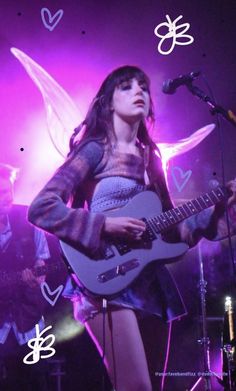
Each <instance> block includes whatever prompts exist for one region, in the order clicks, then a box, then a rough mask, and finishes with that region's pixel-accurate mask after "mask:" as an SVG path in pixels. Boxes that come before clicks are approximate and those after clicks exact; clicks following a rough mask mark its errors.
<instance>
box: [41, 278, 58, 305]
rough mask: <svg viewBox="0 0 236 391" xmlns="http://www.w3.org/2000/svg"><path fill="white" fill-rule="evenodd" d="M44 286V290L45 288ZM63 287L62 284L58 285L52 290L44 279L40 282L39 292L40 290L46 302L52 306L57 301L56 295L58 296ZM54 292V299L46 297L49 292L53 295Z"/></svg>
mask: <svg viewBox="0 0 236 391" xmlns="http://www.w3.org/2000/svg"><path fill="white" fill-rule="evenodd" d="M45 288H46V290H45ZM63 288H64V286H63V285H59V286H58V287H57V288H56V289H54V291H51V289H50V288H49V286H48V284H47V283H46V282H45V281H44V282H42V284H41V285H40V289H41V292H42V295H43V297H44V298H45V299H46V300H47V302H48V303H49V304H51V305H52V306H54V305H55V304H56V302H57V299H58V297H59V296H60V294H61V291H62V289H63ZM54 293H56V296H55V297H54V299H53V300H52V299H50V297H48V296H47V295H48V294H50V295H54Z"/></svg>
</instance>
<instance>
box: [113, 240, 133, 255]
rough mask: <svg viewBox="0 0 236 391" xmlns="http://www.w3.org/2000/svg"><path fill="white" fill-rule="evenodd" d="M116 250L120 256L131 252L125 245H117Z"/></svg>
mask: <svg viewBox="0 0 236 391" xmlns="http://www.w3.org/2000/svg"><path fill="white" fill-rule="evenodd" d="M116 248H117V250H118V252H119V254H120V255H124V254H127V253H129V252H130V251H131V248H130V247H129V245H128V244H126V243H117V244H116Z"/></svg>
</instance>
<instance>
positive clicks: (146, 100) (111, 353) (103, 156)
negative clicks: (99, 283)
mask: <svg viewBox="0 0 236 391" xmlns="http://www.w3.org/2000/svg"><path fill="white" fill-rule="evenodd" d="M153 122H154V114H153V105H152V100H151V96H150V82H149V79H148V77H147V76H146V75H145V74H144V72H143V71H142V70H141V69H139V68H137V67H134V66H123V67H120V68H118V69H116V70H114V71H113V72H112V73H111V74H110V75H108V77H107V78H106V79H105V81H104V82H103V83H102V85H101V88H100V89H99V91H98V93H97V95H96V97H95V99H94V100H93V102H92V104H91V106H90V109H89V111H88V113H87V116H86V118H85V120H84V121H83V123H82V124H81V125H80V126H79V128H77V129H76V130H75V133H74V135H73V137H72V139H71V143H70V146H71V150H70V153H69V155H68V158H67V160H66V162H65V163H64V164H63V165H62V166H61V167H60V168H59V169H58V171H57V172H56V173H55V175H54V176H53V177H52V179H51V180H50V181H49V182H48V183H47V184H46V186H45V187H44V188H43V190H42V191H41V192H40V193H39V194H38V196H37V197H36V198H35V200H34V201H33V203H32V204H31V206H30V208H29V220H30V221H31V222H32V223H33V224H35V225H37V226H39V227H41V228H43V229H44V230H46V231H48V232H51V233H53V234H55V235H56V236H57V237H58V238H60V239H61V240H63V241H65V242H67V243H69V244H71V245H72V246H76V247H79V248H80V250H82V251H86V252H87V253H88V252H89V254H90V255H91V256H92V255H93V254H94V253H95V252H96V251H97V249H98V248H99V246H100V243H101V240H102V239H103V238H104V237H110V238H112V237H113V238H115V237H120V238H123V239H129V240H135V241H139V240H141V236H142V234H143V233H144V232H145V229H146V226H145V223H144V222H143V221H142V220H139V219H136V218H129V217H106V216H105V215H104V214H103V212H104V211H105V210H111V209H116V208H120V207H122V206H124V205H125V204H126V203H127V202H128V201H130V199H132V197H133V196H134V195H136V194H137V193H139V192H141V191H144V190H145V189H147V188H148V187H150V188H151V189H153V190H154V191H156V192H157V193H158V196H159V197H160V199H161V202H162V206H163V209H164V210H167V209H169V208H171V207H172V202H171V200H170V197H169V193H168V190H167V186H166V183H165V179H164V175H163V171H162V169H161V161H160V157H159V156H160V154H159V151H158V149H157V147H156V145H155V143H154V142H153V141H152V139H151V137H150V136H149V134H148V130H147V127H150V126H151V125H152V124H153ZM81 129H82V131H83V136H82V138H81V140H80V142H76V135H77V133H78V132H79V131H80V130H81ZM85 201H86V203H87V209H86V208H84V203H85ZM69 202H70V206H71V207H70V206H68V203H69ZM221 212H222V208H220V207H219V208H218V210H215V212H214V213H212V214H209V218H208V219H207V222H206V224H205V225H202V226H201V227H198V228H196V224H195V223H194V224H193V221H195V222H196V219H195V220H192V221H191V224H186V223H185V224H182V226H181V227H180V228H178V229H177V228H176V229H174V230H172V231H171V232H169V233H168V235H166V238H165V239H166V240H169V241H179V240H180V239H182V240H185V241H187V242H188V244H189V245H190V246H193V245H195V244H196V243H197V241H198V240H199V239H200V238H201V237H202V236H203V235H205V236H206V237H208V238H210V236H214V234H215V229H216V223H217V215H218V214H220V213H221ZM188 226H190V227H191V229H189V228H188ZM65 294H66V295H67V296H68V297H70V298H71V299H72V301H73V305H74V316H75V318H76V319H78V320H80V321H81V322H84V323H85V326H86V328H87V330H88V332H89V334H90V335H91V337H92V339H93V340H94V342H95V343H96V345H97V347H98V349H99V352H100V353H101V354H102V346H103V314H102V298H100V297H94V296H92V295H90V294H89V293H88V292H86V290H84V289H83V287H76V286H75V284H74V283H73V282H71V284H70V286H69V285H68V286H67V289H66V293H65ZM144 313H152V314H156V315H157V316H160V317H162V318H164V319H165V320H168V321H170V320H172V319H174V318H176V317H179V316H181V315H183V314H184V313H185V308H184V305H183V303H182V300H181V298H180V295H179V293H178V291H177V288H176V286H175V284H174V282H173V280H172V278H171V276H170V274H169V273H168V271H167V269H166V268H165V267H164V266H157V265H156V264H151V266H148V267H147V268H146V269H145V270H144V271H143V272H142V273H141V275H140V276H139V277H138V278H137V279H136V281H135V282H133V283H132V284H131V285H130V287H129V288H127V289H126V290H125V291H123V292H122V293H120V294H118V295H117V297H114V298H113V299H112V300H108V306H107V313H106V315H105V341H106V350H105V364H106V367H107V371H108V374H109V377H110V379H111V382H112V384H113V385H114V387H115V389H116V391H132V390H134V391H138V390H140V391H141V390H142V391H150V390H151V389H152V385H151V381H150V375H149V371H148V364H147V360H146V356H145V351H144V346H143V342H142V339H141V336H140V331H139V327H138V323H137V315H138V314H144Z"/></svg>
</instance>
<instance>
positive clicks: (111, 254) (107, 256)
mask: <svg viewBox="0 0 236 391" xmlns="http://www.w3.org/2000/svg"><path fill="white" fill-rule="evenodd" d="M103 255H104V258H105V259H110V258H112V257H114V255H115V253H114V251H113V250H112V248H111V246H106V247H105V248H104V253H103Z"/></svg>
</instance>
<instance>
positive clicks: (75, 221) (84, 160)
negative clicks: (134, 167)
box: [28, 142, 105, 252]
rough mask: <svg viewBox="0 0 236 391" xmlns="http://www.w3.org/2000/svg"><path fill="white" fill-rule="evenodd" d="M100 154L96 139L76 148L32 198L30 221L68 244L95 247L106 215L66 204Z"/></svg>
mask: <svg viewBox="0 0 236 391" xmlns="http://www.w3.org/2000/svg"><path fill="white" fill-rule="evenodd" d="M102 157H103V148H102V146H101V145H100V144H98V143H96V142H89V143H87V144H85V145H84V146H83V147H81V149H79V151H77V152H76V151H75V152H74V153H73V154H72V155H71V156H70V157H69V158H68V159H67V160H66V162H65V163H64V164H63V165H62V166H61V167H60V168H59V169H58V170H57V171H56V173H55V174H54V175H53V177H52V178H51V179H50V180H49V182H48V183H47V184H46V185H45V187H44V188H43V189H42V190H41V191H40V193H39V194H38V195H37V196H36V198H35V199H34V200H33V202H32V204H31V205H30V207H29V210H28V219H29V221H30V222H31V223H33V224H35V225H36V226H38V227H40V228H42V229H44V230H45V231H48V232H50V233H53V234H54V235H56V236H57V237H58V238H59V239H61V240H63V241H65V242H67V243H69V244H71V245H79V246H81V247H82V248H83V249H86V250H89V251H91V252H93V251H95V250H96V249H97V248H98V247H99V243H100V235H101V231H102V227H103V225H104V221H105V216H104V215H103V214H96V213H91V212H88V211H87V210H85V209H83V208H78V209H74V208H70V207H68V206H67V204H68V202H69V200H70V199H71V197H72V196H73V195H74V194H75V192H78V190H79V189H80V188H81V189H82V187H83V184H84V181H85V180H86V179H87V178H88V177H89V175H91V174H92V172H93V170H94V168H95V167H96V166H97V164H98V163H99V162H100V161H101V159H102Z"/></svg>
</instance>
